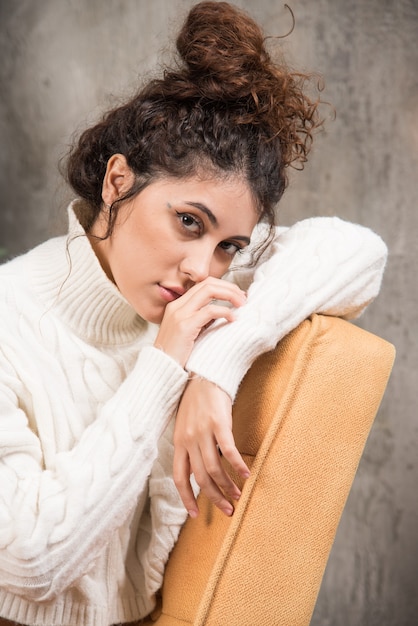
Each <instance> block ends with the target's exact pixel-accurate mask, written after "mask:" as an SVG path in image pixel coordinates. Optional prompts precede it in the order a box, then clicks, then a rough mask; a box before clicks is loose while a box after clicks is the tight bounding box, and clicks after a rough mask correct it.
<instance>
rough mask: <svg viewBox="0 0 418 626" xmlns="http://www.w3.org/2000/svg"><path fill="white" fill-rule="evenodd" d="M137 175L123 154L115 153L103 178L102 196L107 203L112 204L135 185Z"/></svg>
mask: <svg viewBox="0 0 418 626" xmlns="http://www.w3.org/2000/svg"><path fill="white" fill-rule="evenodd" d="M134 180H135V176H134V174H133V172H132V170H131V168H130V167H129V165H128V163H127V162H126V158H125V157H124V156H123V154H114V155H113V156H111V157H110V159H109V160H108V162H107V168H106V174H105V177H104V179H103V186H102V198H103V202H104V203H105V204H112V203H113V202H115V200H117V199H118V198H120V197H121V196H122V195H123V194H124V193H126V192H127V191H128V190H129V189H130V188H131V187H132V185H133V183H134Z"/></svg>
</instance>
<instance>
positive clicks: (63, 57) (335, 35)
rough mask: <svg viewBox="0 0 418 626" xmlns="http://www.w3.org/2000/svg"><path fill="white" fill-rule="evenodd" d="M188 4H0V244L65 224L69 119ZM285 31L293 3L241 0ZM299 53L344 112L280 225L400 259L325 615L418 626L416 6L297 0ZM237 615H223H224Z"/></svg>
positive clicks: (298, 181)
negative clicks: (379, 242) (328, 233)
mask: <svg viewBox="0 0 418 626" xmlns="http://www.w3.org/2000/svg"><path fill="white" fill-rule="evenodd" d="M191 4H193V2H190V1H188V0H183V1H180V0H152V1H151V0H118V1H116V0H114V1H111V0H108V1H106V0H85V1H83V0H37V1H36V2H34V1H32V0H0V59H1V63H0V94H1V96H0V190H1V194H0V198H1V205H0V207H1V208H0V247H1V249H2V250H1V251H2V253H3V254H4V253H5V252H6V251H7V253H8V254H16V253H18V252H20V251H23V250H25V249H27V248H28V247H31V246H32V245H34V244H35V243H37V242H39V241H41V240H43V239H45V238H46V237H48V236H50V235H52V234H55V233H58V232H62V230H63V228H64V224H65V205H66V203H67V200H68V198H69V194H68V191H67V190H66V189H65V187H64V186H63V184H62V183H61V182H60V179H59V175H58V172H57V161H58V159H59V157H60V156H61V155H62V154H63V153H64V152H65V150H66V145H67V143H68V141H69V138H70V136H71V134H72V133H73V131H74V130H76V129H77V128H81V127H83V126H84V125H85V124H87V123H88V122H89V121H91V120H92V119H94V118H95V116H96V115H97V114H98V112H99V111H100V110H101V109H102V108H104V107H107V106H108V105H109V104H110V103H111V102H112V97H113V96H114V95H119V94H121V93H122V94H123V93H125V94H127V93H129V92H130V90H131V89H132V88H133V87H134V86H135V84H136V82H137V79H138V76H140V75H143V73H144V72H148V71H149V69H150V68H152V67H154V66H155V64H156V63H158V61H159V60H161V58H162V57H161V55H160V50H161V48H162V47H167V36H169V35H172V34H173V33H175V30H176V26H177V24H178V19H179V15H180V14H182V13H183V12H184V11H185V10H186V9H187V7H189V6H190V5H191ZM237 4H239V5H240V6H242V7H244V8H246V9H247V10H249V11H250V12H251V13H252V14H253V15H254V16H255V17H256V18H258V19H259V20H260V22H261V23H262V24H263V25H264V26H265V28H266V31H267V33H268V34H272V35H275V34H283V33H284V32H286V31H287V30H288V28H289V26H290V23H291V22H290V17H289V14H288V12H287V11H286V9H285V8H284V5H283V4H282V3H278V2H273V1H272V0H239V1H238V2H237ZM290 4H291V7H292V9H293V10H294V13H295V16H296V28H295V31H294V33H293V34H292V35H291V36H290V37H289V38H288V39H286V40H284V42H283V45H284V48H285V50H286V51H287V53H288V55H289V56H290V58H291V59H292V62H293V63H294V64H295V65H297V66H300V67H302V68H308V69H313V70H317V71H319V72H321V73H322V74H323V75H324V77H325V79H326V85H327V89H326V92H325V96H326V98H327V99H328V100H329V101H330V102H332V104H333V105H334V106H335V108H336V111H337V117H336V119H335V121H332V120H331V119H330V120H329V122H328V123H327V125H326V131H325V132H324V133H322V135H321V136H320V137H319V139H318V141H317V144H316V148H315V153H314V155H313V158H312V162H311V163H310V164H309V166H308V168H307V169H306V170H305V172H304V173H302V174H299V173H298V174H297V175H295V176H294V177H293V179H292V186H291V188H290V189H289V191H288V193H287V196H286V197H285V198H284V200H283V202H282V206H281V216H282V221H283V222H285V223H292V222H293V221H295V220H297V219H301V218H303V217H306V216H309V215H320V214H333V213H336V214H338V215H340V216H341V217H343V218H346V219H349V220H353V221H357V222H360V223H362V224H365V225H368V226H370V227H372V228H373V229H375V230H376V231H378V232H379V233H380V234H381V235H382V236H383V238H384V239H385V240H386V242H387V243H388V246H389V249H390V259H389V264H388V268H387V272H386V276H385V281H384V285H383V289H382V293H381V296H380V297H379V299H378V301H377V302H376V303H374V304H373V305H372V306H371V307H370V310H369V311H368V312H367V313H366V314H365V315H364V316H363V318H362V319H361V321H360V324H361V325H362V326H363V327H365V328H367V329H369V330H371V331H372V332H375V333H377V334H379V335H381V336H383V337H385V338H386V339H388V340H389V341H391V342H393V343H394V344H395V345H396V347H397V353H398V356H397V361H396V366H395V369H394V371H393V375H392V378H391V380H390V383H389V387H388V389H387V393H386V395H385V398H384V401H383V403H382V406H381V409H380V411H379V414H378V417H377V419H376V423H375V425H374V428H373V430H372V433H371V436H370V438H369V441H368V443H367V446H366V450H365V454H364V457H363V460H362V462H361V465H360V468H359V472H358V475H357V478H356V480H355V484H354V486H353V490H352V493H351V495H350V498H349V501H348V503H347V507H346V510H345V512H344V515H343V518H342V521H341V525H340V528H339V531H338V534H337V538H336V542H335V545H334V547H333V550H332V553H331V557H330V561H329V565H328V568H327V571H326V575H325V578H324V582H323V585H322V588H321V592H320V596H319V600H318V604H317V608H316V610H315V614H314V617H313V622H312V623H313V625H314V626H328V625H329V626H416V624H418V576H417V570H418V489H417V484H418V462H417V446H418V420H417V417H416V413H417V411H416V406H417V401H416V393H417V389H418V384H417V383H418V376H417V371H418V356H417V342H418V339H417V332H418V319H417V318H418V313H417V311H418V295H417V278H416V276H417V264H418V236H417V229H418V212H417V199H418V193H417V180H418V69H417V68H418V2H417V0H291V2H290ZM226 626H227V625H226Z"/></svg>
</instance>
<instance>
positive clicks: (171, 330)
mask: <svg viewBox="0 0 418 626" xmlns="http://www.w3.org/2000/svg"><path fill="white" fill-rule="evenodd" d="M213 300H223V301H226V302H229V303H230V304H232V305H233V306H234V307H239V306H242V305H243V304H244V303H245V301H246V295H245V292H244V291H242V290H241V289H240V288H239V287H237V285H234V284H233V283H230V282H228V281H226V280H221V279H219V278H212V277H209V278H206V279H205V280H202V282H200V283H197V284H196V285H194V286H193V287H191V289H189V290H188V291H187V292H186V293H185V294H184V295H183V296H181V297H180V298H178V299H177V300H174V301H173V302H170V303H169V304H167V306H166V309H165V312H164V317H163V319H162V322H161V325H160V329H159V332H158V335H157V338H156V340H155V343H154V345H155V346H156V347H158V348H160V349H161V350H164V352H166V353H167V354H169V355H170V356H171V357H172V358H173V359H175V360H176V361H177V362H178V363H180V365H181V366H182V367H184V366H185V364H186V362H187V359H188V358H189V356H190V353H191V351H192V349H193V345H194V342H195V341H196V339H197V337H198V336H199V334H200V333H201V331H202V330H203V329H204V328H206V327H207V326H208V325H209V324H211V323H212V322H213V321H214V320H216V319H221V318H225V319H226V320H227V321H228V322H232V321H233V320H234V312H233V311H232V310H231V309H230V308H229V307H227V306H223V305H222V304H217V303H216V302H213Z"/></svg>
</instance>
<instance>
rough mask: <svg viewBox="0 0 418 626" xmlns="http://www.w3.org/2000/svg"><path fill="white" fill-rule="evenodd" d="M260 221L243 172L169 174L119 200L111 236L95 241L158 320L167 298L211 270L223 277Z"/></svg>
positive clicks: (133, 299) (125, 289) (106, 263)
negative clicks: (234, 175) (233, 175)
mask: <svg viewBox="0 0 418 626" xmlns="http://www.w3.org/2000/svg"><path fill="white" fill-rule="evenodd" d="M257 221H258V216H257V212H256V208H255V204H254V200H253V198H252V196H251V193H250V190H249V187H248V186H247V185H246V184H245V183H244V182H243V181H241V180H240V179H238V178H231V179H228V180H214V179H211V180H201V179H197V178H196V179H185V180H176V179H169V178H166V179H162V180H159V181H157V182H154V183H152V184H150V185H149V186H148V187H146V188H145V189H144V190H143V191H142V192H140V193H139V194H138V195H137V196H136V197H135V198H134V199H133V200H132V201H128V202H127V203H126V204H125V205H123V206H121V208H120V209H119V213H118V217H117V220H116V224H115V227H114V230H113V233H112V235H111V236H110V237H108V238H107V239H105V240H103V241H100V242H97V243H94V242H95V240H94V239H92V243H93V246H94V248H95V251H96V254H97V256H98V258H99V260H100V262H101V264H102V267H103V269H104V270H105V272H106V273H107V275H108V277H109V278H110V279H111V280H112V281H113V282H114V283H115V284H116V286H117V287H118V289H119V291H120V292H121V293H122V295H123V296H124V297H125V298H126V299H127V300H128V302H129V303H130V304H131V305H132V307H133V308H134V309H135V311H136V312H137V313H138V314H139V315H140V316H141V317H142V318H143V319H145V320H147V321H149V322H153V323H157V324H158V323H160V322H161V320H162V318H163V315H164V310H165V307H166V306H167V304H168V303H169V302H171V301H172V300H175V299H176V298H178V297H180V296H181V295H182V294H183V293H185V291H187V290H188V289H190V287H192V286H193V285H194V284H195V283H198V282H200V281H202V280H204V279H205V278H207V277H208V276H213V277H215V278H221V277H222V276H223V274H224V273H225V272H226V271H227V269H228V267H229V265H230V264H231V262H232V260H233V258H234V255H235V254H236V253H237V252H238V251H239V250H241V249H243V248H244V247H245V246H247V245H248V243H249V240H250V235H251V232H252V230H253V228H254V226H255V224H256V223H257ZM93 234H101V233H100V229H98V228H97V227H96V229H93ZM96 241H97V240H96Z"/></svg>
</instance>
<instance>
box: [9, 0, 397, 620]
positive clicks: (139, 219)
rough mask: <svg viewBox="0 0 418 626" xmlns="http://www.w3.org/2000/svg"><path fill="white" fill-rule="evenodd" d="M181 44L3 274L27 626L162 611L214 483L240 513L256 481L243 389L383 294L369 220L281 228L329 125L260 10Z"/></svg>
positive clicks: (14, 561) (201, 16) (200, 14)
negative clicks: (299, 173)
mask: <svg viewBox="0 0 418 626" xmlns="http://www.w3.org/2000/svg"><path fill="white" fill-rule="evenodd" d="M177 49H178V52H179V57H180V63H179V67H178V68H177V69H176V70H171V71H169V70H167V71H166V72H165V74H164V75H163V77H162V78H161V79H160V80H155V81H151V82H150V83H149V84H148V85H146V86H145V87H144V88H143V89H141V91H140V92H139V93H138V94H137V95H136V96H135V97H134V98H132V99H131V100H130V101H129V102H127V103H126V104H125V105H123V106H120V107H118V108H116V109H115V110H113V111H110V112H109V113H108V114H106V115H105V117H104V118H103V119H102V121H101V122H99V123H98V124H97V125H95V126H93V127H92V128H90V129H88V130H87V131H85V132H84V133H83V135H82V136H81V137H80V139H79V141H78V142H77V144H76V145H75V146H74V147H73V149H72V151H71V153H70V155H69V159H68V166H67V176H68V180H69V182H70V184H71V185H72V187H73V189H74V191H75V193H76V195H77V197H78V199H77V200H76V201H74V202H73V203H72V205H71V207H70V209H69V217H70V227H69V234H68V236H67V237H62V238H57V239H53V240H50V241H48V242H46V243H45V244H43V245H41V246H39V247H37V248H35V249H34V250H32V251H30V252H29V253H27V254H26V255H23V256H21V257H19V258H17V259H14V260H12V261H11V262H9V263H8V264H6V265H4V266H3V267H2V268H1V269H0V289H1V295H0V307H1V308H0V315H1V325H0V326H1V328H0V427H1V432H2V434H1V439H0V441H1V465H0V485H1V487H0V496H1V506H0V615H1V616H2V617H4V618H6V619H8V620H14V621H16V622H18V623H20V624H30V625H35V624H36V625H47V624H49V625H50V624H54V625H55V626H69V625H71V626H74V625H75V624H77V625H79V624H80V625H82V626H86V625H90V624H91V625H93V624H94V625H98V626H102V625H103V626H107V625H109V624H115V623H124V622H130V621H134V620H138V619H140V618H141V617H144V616H146V615H147V614H148V613H149V612H150V611H151V610H152V609H153V606H154V595H155V593H156V592H157V591H158V589H159V587H160V586H161V582H162V576H163V570H164V565H165V562H166V560H167V557H168V554H169V552H170V550H171V548H172V546H173V544H174V542H175V540H176V538H177V535H178V532H179V530H180V528H181V525H182V523H183V522H184V520H185V517H186V516H187V511H188V512H189V514H190V515H191V516H196V515H197V514H198V509H197V505H196V500H195V492H196V490H197V489H198V488H199V487H200V488H201V489H202V490H203V491H204V492H205V493H206V495H207V496H208V497H209V498H210V499H211V500H212V501H213V502H214V503H215V504H216V505H217V506H219V508H220V509H221V510H223V511H224V512H225V514H227V515H231V514H232V512H233V504H232V502H233V501H234V500H237V499H238V498H239V496H240V492H239V489H238V488H237V486H236V485H235V483H234V482H233V481H232V479H231V478H230V476H229V475H228V473H226V472H225V470H223V469H222V466H221V464H220V461H219V450H221V451H222V454H223V456H224V457H225V458H226V460H227V461H228V462H229V463H230V465H231V466H232V467H233V468H234V469H235V470H236V471H238V472H239V474H240V475H242V476H243V477H246V476H248V473H249V470H248V468H247V466H246V465H245V463H244V461H243V460H242V458H241V456H240V455H239V452H238V451H237V449H236V448H235V445H234V441H233V437H232V433H231V406H232V402H233V399H234V397H235V394H236V391H237V388H238V386H239V383H240V381H241V379H242V377H243V376H244V374H245V372H246V371H247V370H248V368H249V367H250V366H251V364H252V362H253V361H254V359H255V358H256V357H257V356H258V355H259V354H261V353H263V352H265V351H267V350H269V349H271V348H272V347H273V346H274V345H275V344H276V343H277V342H278V341H279V339H280V338H281V337H283V336H284V335H285V334H286V333H287V332H289V331H290V330H291V329H292V328H294V327H295V326H297V325H298V324H299V323H300V322H301V321H302V320H303V319H305V318H306V317H307V316H308V315H310V314H311V313H312V312H319V313H327V314H330V315H341V316H344V317H347V318H352V317H355V316H356V315H358V314H359V313H360V312H361V311H362V310H363V309H364V308H365V307H366V305H367V304H368V303H369V302H370V301H371V300H372V299H373V298H374V297H375V296H376V295H377V293H378V291H379V287H380V281H381V278H382V273H383V268H384V264H385V259H386V247H385V245H384V244H383V242H382V241H381V240H380V238H379V237H378V236H377V235H375V234H374V233H372V232H371V231H370V230H368V229H366V228H362V227H360V226H357V225H354V224H349V223H345V222H343V221H341V220H339V219H337V218H315V219H309V220H305V221H303V222H300V223H298V224H296V225H295V226H293V227H292V228H290V229H285V228H276V227H275V226H274V210H275V206H276V204H277V202H278V201H279V199H280V197H281V196H282V194H283V191H284V189H285V187H286V184H287V177H286V171H287V168H288V166H289V165H291V164H292V163H294V162H297V163H299V164H303V163H304V161H305V160H306V158H307V154H308V152H309V147H310V142H311V139H312V134H313V132H314V130H315V128H316V127H317V126H318V125H319V124H320V120H319V117H318V113H317V106H316V104H315V103H313V102H312V101H311V100H310V99H309V98H308V96H307V95H306V94H305V93H304V91H303V89H302V85H303V80H299V78H298V76H297V75H295V74H292V73H291V72H289V71H288V70H287V69H286V68H285V67H284V66H281V65H278V64H275V63H273V61H272V60H271V59H270V57H269V55H268V53H267V51H266V49H265V46H264V41H263V36H262V33H261V31H260V29H259V27H258V26H257V25H256V24H255V23H254V22H253V21H252V20H251V19H250V18H249V17H248V16H246V15H245V14H243V13H241V12H239V11H238V10H237V9H236V8H234V7H233V6H231V5H229V4H227V3H223V2H220V3H216V2H203V3H200V4H197V5H196V6H195V7H194V8H192V10H191V11H190V13H189V15H188V17H187V19H186V22H185V24H184V26H183V28H182V29H181V31H180V34H179V36H178V40H177ZM302 78H303V77H302ZM250 239H251V245H249V244H250ZM248 248H250V252H249V253H247V252H244V250H245V249H248ZM228 270H230V272H229V273H228ZM174 416H175V419H173V418H174ZM191 473H193V474H194V477H195V479H196V483H197V484H194V485H193V486H192V484H191V482H190V474H191ZM176 487H177V488H176Z"/></svg>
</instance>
